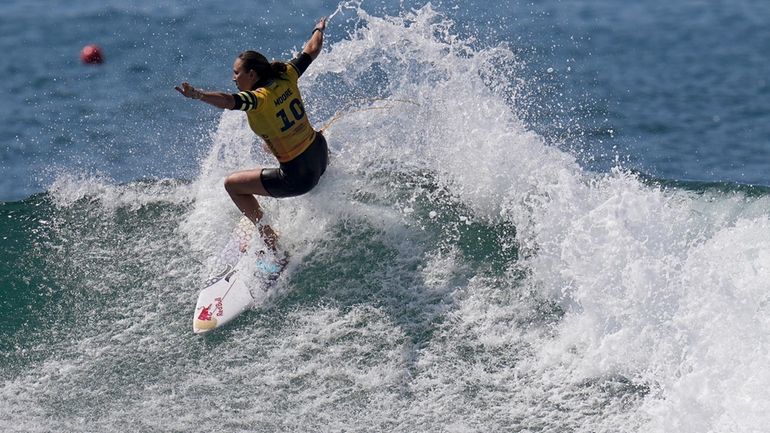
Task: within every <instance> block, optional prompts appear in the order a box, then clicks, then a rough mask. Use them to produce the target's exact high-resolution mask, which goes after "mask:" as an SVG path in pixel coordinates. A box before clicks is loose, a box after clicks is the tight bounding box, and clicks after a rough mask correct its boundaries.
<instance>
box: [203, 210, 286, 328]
mask: <svg viewBox="0 0 770 433" xmlns="http://www.w3.org/2000/svg"><path fill="white" fill-rule="evenodd" d="M244 220H245V222H244ZM253 231H254V225H253V224H251V222H250V221H249V220H248V219H243V220H241V221H240V222H239V223H238V226H237V227H236V229H235V231H234V232H233V235H232V237H231V240H230V242H228V244H227V245H226V246H225V248H224V250H222V252H221V253H220V254H219V256H218V258H217V260H218V261H219V262H220V264H223V265H224V268H223V269H222V270H221V271H220V272H219V273H218V275H216V276H214V277H212V278H209V280H208V281H207V282H206V287H205V288H204V289H203V290H201V292H200V294H199V295H198V301H197V302H196V304H195V312H194V314H193V332H194V333H195V334H205V333H207V332H210V331H212V330H214V329H217V328H220V327H222V326H224V325H226V324H227V323H229V322H231V321H232V320H233V319H235V318H236V317H238V316H240V315H241V314H242V313H243V312H244V311H246V310H248V309H249V308H251V307H252V306H253V305H254V303H255V300H254V297H253V296H252V293H260V294H261V293H262V292H264V291H265V290H266V289H267V288H268V286H269V284H270V280H269V279H267V278H260V277H259V276H255V277H254V278H247V277H248V276H249V275H248V266H245V263H243V262H244V261H245V260H247V258H248V257H249V255H247V254H246V251H247V246H248V243H249V242H250V241H251V237H252V233H253ZM251 257H252V258H254V260H255V261H256V260H257V258H256V257H254V256H253V255H252V256H251ZM268 266H269V265H268ZM264 269H265V268H264V267H261V266H260V265H256V269H255V268H254V267H252V270H254V271H256V272H260V271H261V270H262V271H264ZM277 269H279V270H278V272H280V268H277ZM244 272H246V273H244ZM262 277H264V275H263V276H262ZM273 279H274V278H273Z"/></svg>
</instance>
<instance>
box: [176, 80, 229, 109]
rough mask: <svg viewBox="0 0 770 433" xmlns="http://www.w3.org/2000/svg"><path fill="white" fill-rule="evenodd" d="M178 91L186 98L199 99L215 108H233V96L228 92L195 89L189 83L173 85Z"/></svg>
mask: <svg viewBox="0 0 770 433" xmlns="http://www.w3.org/2000/svg"><path fill="white" fill-rule="evenodd" d="M174 88H175V89H176V90H177V91H178V92H179V93H181V94H183V95H184V96H185V97H187V98H192V99H200V100H201V101H203V102H205V103H207V104H210V105H213V106H215V107H217V108H222V109H228V110H232V109H233V108H235V98H234V97H233V95H231V94H229V93H222V92H204V91H203V90H200V89H196V88H195V87H193V86H191V85H190V83H187V82H185V83H182V87H179V86H176V87H174Z"/></svg>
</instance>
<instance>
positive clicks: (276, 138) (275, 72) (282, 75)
mask: <svg viewBox="0 0 770 433" xmlns="http://www.w3.org/2000/svg"><path fill="white" fill-rule="evenodd" d="M325 29H326V18H321V19H320V20H319V21H318V24H316V26H315V28H314V29H313V32H312V33H311V35H310V39H309V40H308V41H307V42H306V43H305V46H304V48H303V49H302V53H300V54H299V55H298V56H297V57H296V58H294V59H292V60H290V61H289V62H285V63H284V62H272V63H271V62H269V61H268V60H267V59H266V58H265V56H263V55H262V54H260V53H258V52H256V51H244V52H242V53H241V54H239V55H238V57H237V58H236V59H235V61H234V63H233V81H234V82H235V85H236V87H237V88H238V90H239V92H238V93H226V92H210V91H204V90H201V89H196V88H195V87H193V86H191V85H190V84H189V83H187V82H184V83H182V84H181V86H178V87H175V89H176V90H177V91H179V93H181V94H182V95H184V96H185V97H187V98H191V99H197V100H200V101H203V102H205V103H207V104H210V105H213V106H215V107H217V108H221V109H228V110H241V111H245V112H246V116H247V118H248V121H249V126H250V127H251V129H252V131H254V133H255V134H256V135H258V136H259V137H261V138H262V139H263V140H264V142H265V144H266V145H267V147H268V148H269V149H270V152H271V153H272V154H273V155H274V156H275V157H276V159H277V160H278V167H271V168H263V167H256V168H253V169H251V170H243V171H237V172H235V173H232V174H230V175H229V176H227V178H225V182H224V186H225V190H226V191H227V193H228V194H229V195H230V198H232V200H233V202H234V203H235V205H236V206H238V209H240V211H241V212H242V213H243V214H244V215H245V216H246V217H248V218H249V219H250V220H251V221H252V222H253V223H254V224H256V225H257V226H258V228H259V233H260V235H261V236H262V238H263V239H264V240H265V244H266V245H267V246H268V247H269V248H271V249H272V250H273V251H275V249H276V242H277V236H276V234H275V232H274V231H273V230H272V228H270V226H269V225H266V224H260V220H261V219H262V218H263V212H262V209H261V208H260V206H259V202H258V201H257V199H256V197H255V195H259V196H265V197H275V198H284V197H294V196H298V195H301V194H305V193H307V192H308V191H310V190H311V189H313V187H315V185H316V184H317V183H318V180H319V179H320V177H321V175H323V173H324V172H325V171H326V165H327V163H328V148H327V145H326V139H325V138H324V136H323V135H322V134H321V133H320V132H318V131H316V130H315V129H313V127H312V125H311V124H310V121H309V120H308V118H307V115H306V112H305V106H304V104H303V102H302V96H301V95H300V92H299V88H298V86H297V81H298V80H299V77H300V76H302V74H303V73H304V72H305V70H307V68H308V66H310V64H311V63H312V62H313V60H315V59H316V57H318V54H320V52H321V48H322V46H323V35H324V30H325Z"/></svg>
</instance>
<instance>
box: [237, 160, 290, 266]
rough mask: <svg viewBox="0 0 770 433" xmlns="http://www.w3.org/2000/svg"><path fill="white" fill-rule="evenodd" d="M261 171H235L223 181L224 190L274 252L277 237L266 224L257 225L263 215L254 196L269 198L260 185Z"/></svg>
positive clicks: (259, 169)
mask: <svg viewBox="0 0 770 433" xmlns="http://www.w3.org/2000/svg"><path fill="white" fill-rule="evenodd" d="M261 174H262V169H261V168H257V169H255V170H243V171H236V172H235V173H233V174H231V175H230V176H227V178H226V179H225V190H227V193H228V194H230V198H231V199H232V200H233V203H235V205H236V206H238V209H240V210H241V212H242V213H243V214H244V215H246V217H247V218H248V219H250V220H251V222H253V223H254V224H257V226H258V228H259V234H260V235H262V239H264V240H265V245H267V246H268V247H269V248H270V249H271V250H273V251H275V249H276V243H277V242H278V235H277V234H276V233H275V231H273V229H272V228H271V227H270V226H269V225H267V224H261V225H260V224H258V223H259V220H261V219H262V217H263V216H264V214H263V213H262V208H260V206H259V202H258V201H257V198H256V197H254V195H255V194H256V195H261V196H268V197H269V196H270V193H268V192H267V190H266V189H265V187H264V186H263V185H262V177H261Z"/></svg>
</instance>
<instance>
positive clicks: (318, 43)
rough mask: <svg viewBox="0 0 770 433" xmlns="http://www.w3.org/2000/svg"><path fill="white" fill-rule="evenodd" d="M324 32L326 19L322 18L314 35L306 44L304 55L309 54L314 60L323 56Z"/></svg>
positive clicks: (314, 30) (316, 26)
mask: <svg viewBox="0 0 770 433" xmlns="http://www.w3.org/2000/svg"><path fill="white" fill-rule="evenodd" d="M324 30H326V17H323V18H321V19H320V20H319V21H318V24H316V25H315V28H314V29H313V34H312V35H310V39H308V41H307V42H306V43H305V48H303V49H302V52H303V53H307V54H308V55H309V56H310V57H311V58H312V59H313V60H315V58H316V57H318V55H319V54H321V48H322V47H323V44H324Z"/></svg>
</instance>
